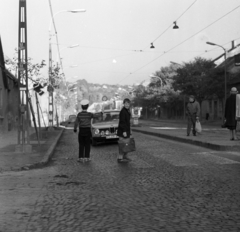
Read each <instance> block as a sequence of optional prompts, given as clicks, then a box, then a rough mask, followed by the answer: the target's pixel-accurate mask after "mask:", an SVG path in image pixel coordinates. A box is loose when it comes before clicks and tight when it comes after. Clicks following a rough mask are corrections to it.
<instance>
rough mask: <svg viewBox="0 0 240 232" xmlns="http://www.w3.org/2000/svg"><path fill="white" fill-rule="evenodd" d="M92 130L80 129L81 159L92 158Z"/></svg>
mask: <svg viewBox="0 0 240 232" xmlns="http://www.w3.org/2000/svg"><path fill="white" fill-rule="evenodd" d="M90 142H91V129H90V128H89V127H87V128H79V133H78V143H79V158H90V149H91V145H90Z"/></svg>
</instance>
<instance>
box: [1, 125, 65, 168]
mask: <svg viewBox="0 0 240 232" xmlns="http://www.w3.org/2000/svg"><path fill="white" fill-rule="evenodd" d="M63 130H64V129H63V128H55V129H54V130H53V131H45V130H44V129H43V130H42V139H41V141H40V145H39V144H38V140H37V138H36V134H35V132H34V130H33V129H32V128H31V131H30V144H31V145H32V152H31V153H25V152H23V153H17V152H15V147H16V145H17V143H18V142H17V133H18V132H17V131H10V132H7V133H5V134H1V135H0V172H2V171H19V170H28V169H31V168H36V167H42V166H43V165H45V164H47V162H48V161H49V160H50V158H51V155H52V154H53V151H54V148H55V147H56V145H57V142H58V140H59V139H60V137H61V135H62V133H63Z"/></svg>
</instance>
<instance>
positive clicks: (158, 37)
mask: <svg viewBox="0 0 240 232" xmlns="http://www.w3.org/2000/svg"><path fill="white" fill-rule="evenodd" d="M196 2H197V0H195V2H193V3H192V4H191V5H190V6H189V7H188V8H187V9H186V10H185V11H184V12H183V13H182V14H181V15H180V16H179V17H178V18H177V19H176V20H175V21H177V20H178V19H180V18H181V17H182V16H183V15H184V14H185V13H186V12H187V11H188V10H189V9H190V8H191V7H192V6H193V5H194V3H196ZM172 25H173V24H172V23H171V25H169V27H167V29H165V30H164V31H163V32H162V33H161V34H160V35H159V36H158V37H157V38H156V39H154V40H153V41H152V43H153V42H155V41H156V40H157V39H159V38H160V37H161V36H162V35H163V34H164V33H165V32H166V31H167V30H168V29H169V28H170V27H172ZM146 48H147V47H145V48H144V49H146Z"/></svg>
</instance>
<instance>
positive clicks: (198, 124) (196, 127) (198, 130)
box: [195, 121, 202, 133]
mask: <svg viewBox="0 0 240 232" xmlns="http://www.w3.org/2000/svg"><path fill="white" fill-rule="evenodd" d="M195 130H196V131H197V132H198V133H201V132H202V126H201V123H200V122H199V121H196V126H195Z"/></svg>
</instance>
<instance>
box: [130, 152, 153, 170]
mask: <svg viewBox="0 0 240 232" xmlns="http://www.w3.org/2000/svg"><path fill="white" fill-rule="evenodd" d="M129 157H130V158H131V160H132V161H131V162H130V163H129V164H130V165H131V167H132V168H153V167H154V166H153V165H151V164H149V163H147V162H145V161H144V160H142V159H140V158H139V157H138V156H137V155H135V154H134V155H129Z"/></svg>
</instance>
